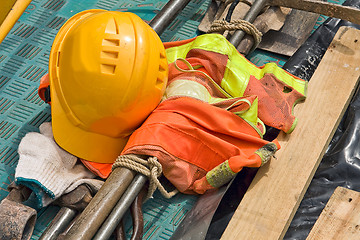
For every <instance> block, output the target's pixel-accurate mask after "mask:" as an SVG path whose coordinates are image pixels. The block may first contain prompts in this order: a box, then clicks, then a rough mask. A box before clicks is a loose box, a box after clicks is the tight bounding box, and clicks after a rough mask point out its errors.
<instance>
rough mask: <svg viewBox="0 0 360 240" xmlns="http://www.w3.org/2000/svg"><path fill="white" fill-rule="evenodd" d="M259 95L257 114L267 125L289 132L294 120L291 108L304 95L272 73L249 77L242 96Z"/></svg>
mask: <svg viewBox="0 0 360 240" xmlns="http://www.w3.org/2000/svg"><path fill="white" fill-rule="evenodd" d="M251 95H257V96H258V97H259V105H258V116H259V118H260V119H261V120H262V121H263V122H264V123H265V124H266V125H268V126H272V127H275V128H277V129H281V130H283V131H284V132H289V131H290V130H291V127H292V125H293V123H294V121H295V119H296V118H295V116H293V115H292V108H293V106H294V105H295V102H296V101H298V100H299V99H301V98H303V97H304V96H303V95H302V94H301V93H299V92H298V91H296V90H295V89H293V88H292V87H290V86H288V85H286V84H285V83H284V82H282V81H279V80H278V79H277V78H276V77H275V76H274V75H273V74H265V75H264V77H263V78H261V79H260V80H258V79H256V78H255V77H254V76H251V77H250V80H249V83H248V85H247V88H246V89H245V92H244V96H251Z"/></svg>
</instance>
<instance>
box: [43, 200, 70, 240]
mask: <svg viewBox="0 0 360 240" xmlns="http://www.w3.org/2000/svg"><path fill="white" fill-rule="evenodd" d="M76 213H77V211H75V210H73V209H71V208H67V207H62V208H61V209H60V210H59V212H58V213H57V214H56V216H55V218H54V219H53V220H52V222H51V223H50V225H49V226H48V227H47V228H46V230H45V231H44V232H43V234H42V235H41V237H40V238H39V240H56V239H57V237H58V236H59V235H60V234H61V233H62V232H63V231H65V229H66V227H67V226H68V225H69V223H70V222H71V221H72V220H73V219H74V217H75V216H76Z"/></svg>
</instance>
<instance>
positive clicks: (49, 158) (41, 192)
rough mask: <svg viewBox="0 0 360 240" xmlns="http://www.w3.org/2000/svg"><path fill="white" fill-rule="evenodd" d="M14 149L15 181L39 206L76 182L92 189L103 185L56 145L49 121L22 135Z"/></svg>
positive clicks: (73, 186)
mask: <svg viewBox="0 0 360 240" xmlns="http://www.w3.org/2000/svg"><path fill="white" fill-rule="evenodd" d="M18 152H19V155H20V158H19V162H18V165H17V167H16V170H15V182H16V184H22V185H25V186H27V187H28V188H30V189H31V190H32V191H33V193H34V194H35V195H36V197H37V200H38V203H37V204H38V207H39V208H42V207H46V206H47V205H49V204H50V203H52V202H53V201H54V200H56V199H57V198H59V197H60V196H61V195H63V194H65V193H68V192H71V191H72V190H74V189H75V188H76V187H77V186H79V185H80V184H83V183H86V184H88V186H90V187H91V188H92V190H94V191H97V190H98V189H99V188H100V187H101V186H102V184H103V181H101V180H97V179H94V178H95V175H94V174H93V173H92V172H90V171H89V170H88V169H87V168H85V167H84V165H82V163H81V162H80V161H78V159H77V157H75V156H74V155H71V154H70V153H68V152H66V151H65V150H64V149H62V148H61V147H59V146H58V145H57V144H56V142H55V140H54V138H53V133H52V127H51V123H50V122H45V123H43V124H41V125H40V133H36V132H30V133H28V134H26V135H25V136H24V138H23V139H22V140H21V142H20V144H19V148H18Z"/></svg>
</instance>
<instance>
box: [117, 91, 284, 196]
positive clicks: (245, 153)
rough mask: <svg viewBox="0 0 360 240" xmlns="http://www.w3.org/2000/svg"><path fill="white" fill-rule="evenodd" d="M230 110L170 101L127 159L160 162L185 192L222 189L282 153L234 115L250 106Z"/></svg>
mask: <svg viewBox="0 0 360 240" xmlns="http://www.w3.org/2000/svg"><path fill="white" fill-rule="evenodd" d="M225 105H226V104H224V105H223V106H224V107H225ZM228 105H232V108H231V109H229V110H225V109H222V108H220V107H215V106H213V105H210V104H208V103H205V102H203V101H200V100H197V99H195V98H190V97H174V98H170V99H168V100H166V101H164V102H162V103H161V104H160V105H159V106H158V107H157V108H156V109H155V110H154V111H153V112H152V113H151V114H150V116H149V117H148V118H147V119H146V121H145V122H144V123H143V125H142V126H141V127H140V128H138V129H137V130H135V132H134V133H133V134H132V135H131V136H130V139H129V141H128V143H127V144H126V146H125V149H124V150H123V152H122V153H121V154H122V155H125V154H140V155H149V156H155V157H157V158H158V161H159V162H160V163H161V165H162V168H163V174H164V176H165V177H166V178H167V179H168V180H170V182H171V183H172V184H173V185H174V186H175V187H176V188H177V189H178V190H179V191H181V192H183V193H199V194H202V193H204V192H205V191H207V190H209V189H213V188H217V187H219V186H221V185H223V184H225V183H226V182H228V181H229V180H230V179H231V178H232V177H234V175H235V174H236V173H238V172H239V171H240V170H241V169H242V168H243V167H260V166H261V165H262V164H264V163H265V162H266V161H267V160H268V159H269V156H272V155H273V154H274V153H275V152H276V151H277V150H278V149H279V148H280V146H279V144H278V143H277V141H274V143H270V142H268V141H266V140H263V139H262V138H261V135H260V134H259V132H258V131H256V129H254V127H253V126H252V125H251V124H249V123H248V122H247V121H245V120H244V119H242V118H240V117H238V116H237V115H236V114H234V113H235V112H233V111H244V110H247V109H249V105H248V104H247V103H246V102H244V101H237V102H236V103H235V105H234V104H233V102H228ZM264 146H266V147H265V148H264ZM261 148H263V149H261ZM259 149H260V151H259Z"/></svg>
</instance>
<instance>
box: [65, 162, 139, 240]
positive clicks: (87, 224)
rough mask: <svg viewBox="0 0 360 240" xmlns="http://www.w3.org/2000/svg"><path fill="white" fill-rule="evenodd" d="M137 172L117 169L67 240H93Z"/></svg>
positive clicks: (81, 216)
mask: <svg viewBox="0 0 360 240" xmlns="http://www.w3.org/2000/svg"><path fill="white" fill-rule="evenodd" d="M134 176H135V172H133V171H131V170H129V169H126V168H116V169H115V170H114V171H113V172H112V173H111V174H110V176H109V178H108V179H107V180H106V182H105V183H104V185H103V186H102V187H101V189H100V190H99V191H98V192H97V193H96V194H95V196H94V198H93V199H92V200H91V201H90V203H89V205H88V206H87V207H86V208H85V210H84V211H83V212H82V213H81V214H80V216H79V218H78V219H77V221H76V222H75V223H74V225H73V226H72V228H71V229H70V230H69V232H68V233H67V234H66V239H67V240H88V239H91V238H92V237H93V236H94V235H95V233H96V231H97V230H98V229H99V227H100V226H101V224H102V223H103V222H104V220H105V219H106V218H107V216H108V215H109V214H110V213H111V210H112V209H113V207H114V206H115V205H116V203H117V202H118V200H119V199H120V197H121V196H122V195H123V193H124V192H125V190H126V189H127V188H128V186H129V185H130V183H131V181H132V180H133V178H134Z"/></svg>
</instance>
